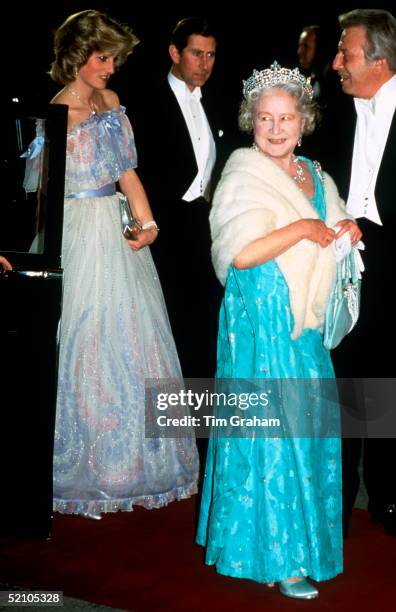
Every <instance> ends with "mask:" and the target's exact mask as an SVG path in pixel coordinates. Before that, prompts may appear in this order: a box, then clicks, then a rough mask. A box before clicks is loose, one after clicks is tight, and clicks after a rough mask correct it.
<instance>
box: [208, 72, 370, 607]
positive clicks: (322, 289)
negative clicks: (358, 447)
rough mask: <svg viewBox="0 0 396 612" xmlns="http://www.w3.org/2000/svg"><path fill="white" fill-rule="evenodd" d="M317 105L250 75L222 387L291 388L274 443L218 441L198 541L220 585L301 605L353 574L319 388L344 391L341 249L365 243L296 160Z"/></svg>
mask: <svg viewBox="0 0 396 612" xmlns="http://www.w3.org/2000/svg"><path fill="white" fill-rule="evenodd" d="M312 97H313V92H312V87H311V85H310V83H309V81H308V80H307V79H305V78H304V77H303V76H302V75H301V74H300V73H299V71H298V69H297V68H296V69H294V70H291V69H286V68H281V67H280V66H279V65H278V64H276V63H275V64H273V65H272V66H271V67H270V68H267V69H265V70H262V71H257V70H255V71H254V72H253V74H252V76H251V77H250V78H249V79H248V80H247V81H245V82H244V99H243V101H242V104H241V107H240V114H239V124H240V128H241V129H242V130H244V131H247V132H252V133H253V139H254V140H253V145H252V147H251V148H243V149H238V150H236V151H234V153H233V154H232V155H231V156H230V158H229V160H228V162H227V164H226V166H225V168H224V171H223V174H222V177H221V180H220V182H219V185H218V187H217V190H216V193H215V196H214V200H213V207H212V211H211V215H210V222H211V231H212V239H213V246H212V256H213V263H214V266H215V269H216V273H217V275H218V278H219V279H220V280H221V282H222V283H223V284H224V285H225V295H224V299H223V302H222V306H221V311H220V323H219V334H218V362H217V378H219V379H239V383H238V384H239V385H240V384H241V380H242V379H256V380H257V379H272V380H275V379H277V380H278V381H283V382H285V383H286V384H285V386H284V387H283V390H284V392H283V394H282V395H281V399H278V405H277V406H275V407H273V409H274V410H275V412H278V415H279V416H280V417H281V418H280V422H281V427H282V428H283V429H282V432H281V433H279V434H278V435H277V437H273V436H257V435H244V436H241V437H238V438H236V437H230V438H226V437H220V436H215V435H214V436H213V437H212V438H211V440H210V444H209V450H208V458H207V464H206V470H205V478H204V486H203V493H202V502H201V512H200V517H199V526H198V535H197V542H198V543H199V544H201V545H203V546H205V547H206V563H207V564H209V565H215V566H216V569H217V571H218V572H219V573H222V574H225V575H227V576H233V577H236V578H249V579H251V580H255V581H257V582H262V583H266V584H268V585H269V586H273V585H274V583H278V586H279V590H280V592H281V593H282V594H284V595H286V596H289V597H294V598H298V599H312V598H314V597H317V596H318V589H317V588H316V586H314V585H313V584H312V583H311V582H310V579H313V580H314V581H322V580H328V579H330V578H333V577H334V576H336V575H337V574H339V573H340V572H342V569H343V563H342V528H341V467H340V465H341V464H340V460H341V450H340V439H339V437H338V435H337V434H338V429H337V423H338V422H339V406H338V403H337V401H335V402H334V401H327V402H326V401H325V398H323V402H322V401H321V392H320V388H321V384H322V382H323V385H324V383H325V381H329V380H330V381H331V380H333V382H334V372H333V368H332V364H331V360H330V355H329V351H328V350H327V349H325V347H324V345H323V335H322V331H323V321H324V315H325V311H326V306H327V303H328V300H329V296H330V292H331V290H332V287H333V284H334V280H335V273H336V260H335V255H334V251H333V248H332V243H333V242H334V240H335V239H336V237H337V238H338V237H340V236H341V235H343V234H344V233H346V232H349V234H350V238H351V242H352V244H355V243H357V242H358V240H359V238H360V236H361V233H360V230H359V228H358V226H357V225H356V224H355V223H354V221H353V220H352V219H351V218H350V217H349V216H348V215H347V213H346V211H345V206H344V203H343V201H342V200H341V199H340V197H339V195H338V192H337V189H336V186H335V184H334V182H333V181H332V179H331V178H330V176H328V175H327V174H326V173H325V172H322V170H321V168H320V166H319V164H318V163H317V162H312V161H310V160H309V159H306V158H304V157H301V156H296V155H295V154H294V150H295V148H296V146H297V145H298V143H299V142H300V139H301V137H302V135H303V134H304V133H309V132H311V131H312V130H313V128H314V122H315V108H314V105H313V102H312ZM285 379H287V380H288V381H290V397H288V392H287V391H288V386H287V381H286V380H285ZM307 380H308V381H311V382H312V388H311V391H315V390H316V397H315V399H314V401H313V403H312V404H311V405H309V406H308V403H307V401H308V400H307V399H306V396H305V394H304V391H303V384H304V381H305V382H306V381H307ZM292 381H294V382H296V386H297V395H296V393H294V392H293V389H292V386H291V382H292ZM321 381H322V382H321ZM300 383H301V388H300V390H299V385H300ZM318 385H319V391H318ZM285 390H286V391H285ZM296 397H298V398H299V400H300V401H297V402H296V401H293V398H294V399H295V398H296ZM293 423H297V428H296V429H293ZM330 423H332V426H331V427H329V424H330ZM293 431H294V434H293ZM287 432H288V433H287Z"/></svg>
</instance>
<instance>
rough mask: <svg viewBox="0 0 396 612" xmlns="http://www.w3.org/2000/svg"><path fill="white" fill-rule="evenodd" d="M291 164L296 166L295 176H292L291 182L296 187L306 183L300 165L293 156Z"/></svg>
mask: <svg viewBox="0 0 396 612" xmlns="http://www.w3.org/2000/svg"><path fill="white" fill-rule="evenodd" d="M293 164H294V165H295V166H296V174H295V175H294V176H293V181H295V182H296V183H297V185H298V186H300V185H301V184H302V183H305V181H306V176H305V172H304V168H303V167H302V165H301V164H300V162H299V161H298V158H297V157H296V156H295V155H293Z"/></svg>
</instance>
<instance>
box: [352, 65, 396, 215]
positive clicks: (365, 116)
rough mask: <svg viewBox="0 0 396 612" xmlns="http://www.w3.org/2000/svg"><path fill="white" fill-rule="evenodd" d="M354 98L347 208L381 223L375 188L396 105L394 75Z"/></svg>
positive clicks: (353, 213) (354, 213)
mask: <svg viewBox="0 0 396 612" xmlns="http://www.w3.org/2000/svg"><path fill="white" fill-rule="evenodd" d="M354 102H355V107H356V112H357V122H356V131H355V142H354V147H353V158H352V174H351V184H350V187H349V195H348V201H347V210H348V212H349V213H350V214H351V215H353V216H354V217H366V218H367V219H370V220H371V221H373V222H374V223H378V224H379V225H382V221H381V218H380V216H379V212H378V208H377V203H376V201H375V194H374V192H375V185H376V181H377V176H378V172H379V169H380V165H381V161H382V156H383V153H384V149H385V145H386V141H387V139H388V135H389V129H390V126H391V123H392V119H393V114H394V112H395V108H396V75H394V76H393V77H392V78H391V79H389V81H387V82H386V83H384V85H382V87H380V89H379V90H378V91H377V93H376V94H375V96H374V97H373V98H371V99H370V100H364V99H362V98H355V100H354Z"/></svg>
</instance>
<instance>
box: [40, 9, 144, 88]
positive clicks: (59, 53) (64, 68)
mask: <svg viewBox="0 0 396 612" xmlns="http://www.w3.org/2000/svg"><path fill="white" fill-rule="evenodd" d="M138 42H139V40H138V38H137V37H136V36H135V35H134V34H133V33H132V30H131V29H130V28H129V27H128V26H127V25H125V24H121V23H120V22H118V21H116V20H115V19H113V18H112V17H109V16H108V15H106V14H105V13H100V12H99V11H91V10H88V11H81V12H80V13H75V14H74V15H70V17H68V18H67V19H66V21H65V22H64V23H63V24H62V25H61V26H60V27H59V28H58V29H57V31H56V32H55V40H54V52H55V60H54V62H53V63H52V66H51V70H50V75H51V77H52V79H53V80H54V81H56V82H57V83H60V84H61V85H67V83H70V82H71V81H73V80H74V79H75V78H76V72H77V71H78V70H79V69H80V68H81V67H82V66H84V64H86V63H87V61H88V59H89V57H90V56H91V55H92V53H94V52H95V51H100V52H102V53H105V54H108V55H116V56H117V59H116V66H117V67H119V66H121V65H122V64H123V63H124V62H125V60H126V59H127V57H128V55H129V54H130V53H132V50H133V48H134V46H135V45H137V43H138Z"/></svg>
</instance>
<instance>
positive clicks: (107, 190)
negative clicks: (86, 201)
mask: <svg viewBox="0 0 396 612" xmlns="http://www.w3.org/2000/svg"><path fill="white" fill-rule="evenodd" d="M115 193H116V187H115V183H109V184H108V185H104V186H103V187H100V188H99V189H87V191H76V192H73V193H69V195H67V196H66V197H65V199H66V200H77V199H80V198H103V197H104V196H112V195H115Z"/></svg>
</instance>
